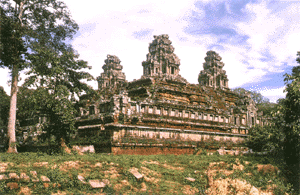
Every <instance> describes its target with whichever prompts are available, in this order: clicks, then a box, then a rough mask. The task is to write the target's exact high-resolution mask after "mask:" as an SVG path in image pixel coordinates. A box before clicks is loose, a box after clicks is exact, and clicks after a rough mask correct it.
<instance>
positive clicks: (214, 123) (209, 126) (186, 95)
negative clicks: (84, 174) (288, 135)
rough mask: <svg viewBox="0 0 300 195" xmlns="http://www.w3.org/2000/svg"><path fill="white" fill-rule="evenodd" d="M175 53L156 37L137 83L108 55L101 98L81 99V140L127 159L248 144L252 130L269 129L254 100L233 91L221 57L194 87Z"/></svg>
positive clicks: (208, 61)
mask: <svg viewBox="0 0 300 195" xmlns="http://www.w3.org/2000/svg"><path fill="white" fill-rule="evenodd" d="M174 51H175V49H174V47H173V46H172V42H171V41H170V39H169V36H168V35H159V36H154V40H153V41H152V43H150V45H149V53H148V54H147V55H146V60H145V61H143V62H142V66H143V75H142V76H141V78H140V79H138V80H134V81H131V82H128V81H126V78H125V74H124V73H123V72H122V68H123V66H122V65H121V60H120V59H119V58H118V57H117V56H114V55H107V59H106V60H105V64H104V65H103V70H104V72H103V73H101V76H99V77H98V78H97V80H98V86H99V89H98V96H94V97H90V96H87V95H85V96H82V97H81V107H80V112H81V116H80V117H79V118H78V119H77V126H78V137H79V138H84V137H86V138H90V137H98V138H100V137H101V139H99V140H105V141H106V142H105V143H106V144H108V145H109V147H111V149H112V152H114V153H118V152H120V153H122V148H123V149H124V147H132V145H134V146H143V147H146V146H147V147H148V146H149V144H150V145H151V147H154V146H159V145H161V144H165V143H167V142H168V143H176V144H175V145H174V144H173V146H174V147H178V146H179V145H180V146H181V147H183V143H184V144H185V145H186V143H196V142H198V141H201V140H202V141H203V140H206V139H214V140H231V141H233V142H237V141H242V140H243V139H244V138H245V137H247V132H248V129H249V128H250V127H251V126H253V125H263V124H264V119H263V117H262V116H261V115H260V116H259V115H258V113H257V108H256V105H255V103H254V101H253V100H252V99H251V98H250V95H249V96H248V95H246V96H243V97H241V96H239V95H238V94H236V93H234V92H232V91H231V90H230V89H229V88H228V78H227V75H226V71H225V70H223V67H224V63H223V62H222V58H221V57H220V56H219V54H218V53H216V52H215V51H208V52H207V53H206V55H207V56H206V57H205V59H204V63H203V70H202V71H200V73H199V77H198V81H199V84H191V83H189V82H188V81H187V80H186V79H185V78H183V77H182V76H181V75H180V65H181V64H180V59H179V57H178V56H177V55H176V54H175V53H174ZM195 63H196V64H197V63H199V64H200V63H201V62H195ZM99 142H100V141H99ZM103 143H104V142H103ZM99 144H101V143H99ZM123 152H124V151H123Z"/></svg>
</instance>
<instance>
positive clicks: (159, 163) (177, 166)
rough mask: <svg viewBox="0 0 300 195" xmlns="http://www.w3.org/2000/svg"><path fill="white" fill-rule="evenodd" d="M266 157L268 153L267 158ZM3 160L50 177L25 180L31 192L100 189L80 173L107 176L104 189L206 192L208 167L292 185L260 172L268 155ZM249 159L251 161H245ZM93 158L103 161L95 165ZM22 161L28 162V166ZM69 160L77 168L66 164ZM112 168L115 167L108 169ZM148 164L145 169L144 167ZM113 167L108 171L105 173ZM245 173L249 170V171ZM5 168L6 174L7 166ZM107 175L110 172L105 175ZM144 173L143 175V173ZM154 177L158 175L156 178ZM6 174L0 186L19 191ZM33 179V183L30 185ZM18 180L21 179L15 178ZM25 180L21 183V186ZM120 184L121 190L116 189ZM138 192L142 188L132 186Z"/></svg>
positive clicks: (281, 187)
mask: <svg viewBox="0 0 300 195" xmlns="http://www.w3.org/2000/svg"><path fill="white" fill-rule="evenodd" d="M237 158H238V159H239V162H240V164H242V165H243V166H244V169H243V170H239V169H233V168H232V167H233V164H237V160H236V159H237ZM266 158H267V159H266ZM1 161H2V162H12V163H13V164H14V165H13V164H10V165H9V167H8V169H7V170H9V171H10V172H11V171H13V172H15V173H17V174H18V175H19V174H20V173H21V172H26V174H27V175H30V171H36V172H37V173H38V175H39V176H40V175H45V176H47V177H48V178H49V179H50V180H51V182H50V186H49V188H45V187H44V186H43V183H42V182H37V183H32V182H30V183H26V184H25V185H26V186H27V187H29V188H30V189H31V190H32V194H52V193H55V192H57V191H58V190H60V191H63V192H65V193H67V194H83V193H86V194H94V193H99V192H100V189H92V188H91V187H90V186H89V185H88V184H82V183H81V182H80V181H79V180H78V179H77V176H78V175H83V176H84V178H85V180H86V181H88V180H90V179H99V180H103V179H108V181H109V182H110V184H109V185H107V186H106V187H105V188H104V189H103V193H106V194H125V193H129V194H130V193H132V192H133V189H138V190H139V189H141V188H142V185H141V184H142V183H144V185H146V186H147V191H146V192H145V193H146V194H147V193H149V194H152V193H155V194H161V193H163V192H166V193H167V194H170V193H171V192H172V191H173V193H176V194H183V193H184V189H185V188H184V186H186V185H189V186H190V187H193V188H196V189H198V190H199V193H200V194H201V193H202V194H205V191H206V190H207V189H208V187H209V180H208V176H207V173H208V170H209V169H210V170H216V174H217V175H216V176H215V177H214V178H213V179H214V180H216V179H219V178H223V179H226V178H230V179H240V180H245V181H247V182H248V183H250V184H251V185H254V186H255V187H257V188H266V187H267V185H270V186H271V185H276V186H277V189H275V194H276V193H279V194H280V193H281V194H285V193H287V192H289V188H290V186H289V185H288V184H287V183H286V182H285V178H284V177H283V176H284V175H282V174H278V173H271V174H263V173H262V172H259V171H258V170H257V164H262V163H263V162H266V163H271V164H272V165H274V166H277V167H279V169H280V170H281V167H280V166H279V165H278V164H277V163H276V162H275V161H274V160H272V157H258V156H240V157H236V156H218V157H216V156H204V155H106V154H89V155H83V156H79V155H77V156H74V155H58V154H56V155H47V154H43V153H19V154H18V155H17V154H4V153H3V154H1ZM220 161H223V162H224V163H225V164H217V165H215V166H214V167H210V166H209V164H210V163H212V162H220ZM246 161H248V162H249V163H247V164H246V163H245V162H246ZM39 162H48V166H40V167H39V166H34V165H35V163H39ZM96 163H101V166H100V167H99V166H98V167H95V164H96ZM21 164H25V165H26V168H25V169H26V170H24V167H23V166H22V165H21ZM72 164H75V165H76V168H74V167H69V166H71V165H72ZM132 167H135V168H137V169H138V172H139V173H141V174H143V175H144V180H143V181H141V182H139V181H137V180H136V179H135V178H134V177H133V176H132V174H131V173H130V172H129V171H128V170H129V169H130V168H132ZM112 170H114V171H112ZM145 170H146V171H145ZM222 170H234V173H233V174H231V175H226V174H224V172H222ZM110 171H112V172H111V173H109V172H110ZM115 173H118V177H114V178H113V177H111V176H112V174H115ZM245 173H247V174H248V173H251V174H252V175H251V176H249V175H247V174H245ZM3 174H6V175H7V174H8V172H5V173H3ZM106 175H108V177H107V176H106ZM145 177H147V179H145ZM186 177H191V178H194V179H195V182H190V181H187V180H186V179H185V178H186ZM124 180H127V181H128V182H129V184H130V185H129V186H126V185H123V186H122V187H121V188H115V187H116V186H117V185H119V186H120V184H122V182H123V181H124ZM155 180H157V181H155ZM6 182H7V181H5V180H1V181H0V190H1V192H4V193H6V194H14V193H15V194H17V193H18V192H19V191H18V190H16V191H15V192H14V191H9V189H8V188H7V187H6ZM33 184H35V187H34V185H33ZM53 184H60V186H61V187H60V188H57V187H52V185H53ZM19 185H20V186H22V185H23V184H22V183H21V182H19ZM25 185H24V186H25ZM118 189H119V190H118ZM136 193H137V194H140V193H142V192H140V191H139V192H136Z"/></svg>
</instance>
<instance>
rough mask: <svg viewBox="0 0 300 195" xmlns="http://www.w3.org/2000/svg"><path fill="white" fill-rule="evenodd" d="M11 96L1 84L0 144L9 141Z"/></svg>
mask: <svg viewBox="0 0 300 195" xmlns="http://www.w3.org/2000/svg"><path fill="white" fill-rule="evenodd" d="M8 111H9V96H8V95H7V94H6V93H5V91H4V89H3V87H1V86H0V145H5V146H6V142H7V137H6V128H7V122H8Z"/></svg>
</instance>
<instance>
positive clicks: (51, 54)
mask: <svg viewBox="0 0 300 195" xmlns="http://www.w3.org/2000/svg"><path fill="white" fill-rule="evenodd" d="M0 7H1V47H2V49H1V55H0V62H1V66H2V67H8V68H9V69H10V70H11V72H12V85H11V103H10V116H9V122H8V136H9V148H8V151H7V152H17V149H16V145H15V142H16V139H15V119H16V102H17V84H18V74H19V71H20V70H22V69H24V68H25V67H26V68H30V69H31V70H32V73H33V74H34V73H35V74H36V75H37V74H39V75H41V76H40V77H39V79H40V80H39V82H40V84H41V86H42V85H43V82H45V81H46V76H45V75H48V76H49V77H47V79H54V80H55V81H58V80H60V79H58V78H55V76H56V75H59V72H61V71H64V68H55V71H56V74H53V75H52V77H51V74H52V73H53V72H51V71H50V70H52V68H54V67H62V66H61V64H64V66H68V67H69V69H72V68H74V69H75V70H79V69H81V68H86V67H87V64H86V63H85V62H84V61H80V60H77V58H78V55H77V54H76V53H75V52H74V50H73V49H72V46H71V45H70V44H67V42H68V41H70V40H71V39H72V38H73V35H74V34H75V33H76V31H77V30H78V25H77V24H76V23H75V22H74V21H73V20H72V19H71V16H70V13H69V11H68V9H67V7H66V5H65V4H64V3H63V2H61V1H59V0H13V1H12V0H10V1H7V0H0ZM27 51H28V52H27ZM49 71H50V72H49ZM60 77H64V75H63V74H60ZM36 78H37V76H36ZM81 78H82V77H81ZM31 80H33V79H31ZM61 80H62V79H61ZM56 84H57V85H59V83H56Z"/></svg>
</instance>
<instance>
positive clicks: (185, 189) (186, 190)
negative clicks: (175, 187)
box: [182, 185, 199, 194]
mask: <svg viewBox="0 0 300 195" xmlns="http://www.w3.org/2000/svg"><path fill="white" fill-rule="evenodd" d="M182 193H183V194H198V193H199V190H198V189H197V188H195V187H191V186H190V185H185V186H183V188H182Z"/></svg>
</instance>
